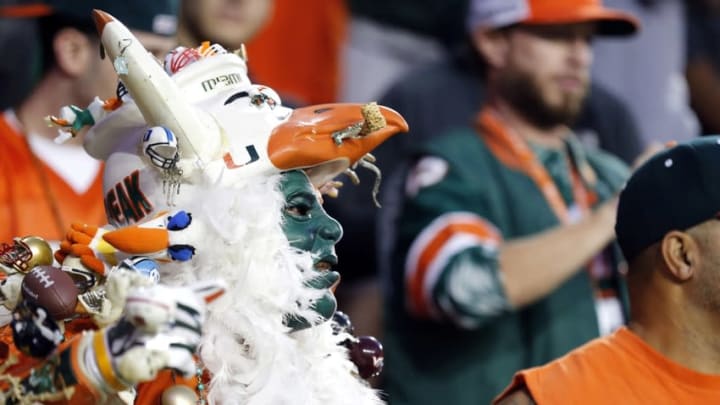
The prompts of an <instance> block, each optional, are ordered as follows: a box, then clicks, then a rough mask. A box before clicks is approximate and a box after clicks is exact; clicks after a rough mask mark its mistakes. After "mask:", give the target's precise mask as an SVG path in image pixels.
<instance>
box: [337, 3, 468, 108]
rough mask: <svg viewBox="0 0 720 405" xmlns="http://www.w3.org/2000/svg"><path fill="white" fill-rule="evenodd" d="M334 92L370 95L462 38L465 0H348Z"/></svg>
mask: <svg viewBox="0 0 720 405" xmlns="http://www.w3.org/2000/svg"><path fill="white" fill-rule="evenodd" d="M349 6H350V15H351V20H350V31H349V37H348V43H347V46H346V48H345V52H344V55H343V62H342V63H343V77H342V90H341V95H340V98H341V100H343V101H351V102H365V101H370V100H375V99H376V98H378V97H380V95H381V94H382V93H384V92H385V90H386V89H387V88H388V87H389V86H390V85H391V84H392V83H393V82H395V81H396V80H398V79H400V78H401V77H402V76H404V75H405V74H407V73H409V72H410V71H411V70H413V69H414V68H416V67H418V66H421V65H424V64H427V63H429V62H433V61H437V60H439V59H443V58H445V57H446V56H447V52H448V50H449V49H452V48H453V47H454V46H455V45H457V44H458V43H459V42H461V40H462V39H463V36H464V34H465V29H464V27H463V24H462V23H458V22H460V21H463V17H464V15H465V12H466V10H467V6H468V0H420V1H418V0H350V1H349Z"/></svg>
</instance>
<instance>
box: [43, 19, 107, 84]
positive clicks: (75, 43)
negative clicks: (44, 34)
mask: <svg viewBox="0 0 720 405" xmlns="http://www.w3.org/2000/svg"><path fill="white" fill-rule="evenodd" d="M52 46H53V52H54V54H55V62H56V65H57V68H58V69H60V71H62V72H63V73H65V74H66V75H68V76H71V77H78V76H82V75H83V74H84V73H85V72H86V71H87V69H88V67H89V66H90V62H91V58H93V57H97V56H96V55H95V51H96V50H95V49H91V48H92V41H91V40H90V38H89V37H88V36H87V35H86V34H84V33H83V32H81V31H78V30H77V29H75V28H70V27H66V28H63V29H61V30H60V31H58V33H57V34H55V38H53V42H52Z"/></svg>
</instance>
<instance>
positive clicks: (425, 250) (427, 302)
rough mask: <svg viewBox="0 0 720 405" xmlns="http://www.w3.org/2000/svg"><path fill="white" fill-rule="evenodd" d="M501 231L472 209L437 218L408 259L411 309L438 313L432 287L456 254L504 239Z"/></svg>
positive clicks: (418, 312) (426, 314) (421, 313)
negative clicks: (471, 210) (467, 211)
mask: <svg viewBox="0 0 720 405" xmlns="http://www.w3.org/2000/svg"><path fill="white" fill-rule="evenodd" d="M501 240H502V237H501V236H500V232H499V231H498V230H497V228H495V226H493V225H492V224H491V223H489V222H488V221H486V220H484V219H482V218H481V217H479V216H477V215H475V214H471V213H464V212H458V213H449V214H445V215H443V216H440V217H438V218H436V219H435V220H434V221H433V222H432V223H430V224H429V225H428V226H427V227H426V228H425V229H424V230H423V231H422V232H420V234H419V235H418V236H417V237H416V238H415V241H413V243H412V245H411V246H410V249H409V251H408V256H407V258H406V261H405V289H406V297H407V304H408V307H409V309H410V310H411V311H412V312H413V313H415V314H416V315H418V316H424V317H437V310H436V308H435V305H434V304H433V298H432V291H433V288H434V286H435V284H436V283H437V281H438V280H439V278H440V276H441V275H442V272H443V270H444V268H445V267H446V266H447V264H448V263H449V262H450V260H451V259H452V257H453V256H454V255H456V254H458V253H460V252H462V251H463V250H465V249H467V248H469V247H472V246H483V245H486V246H487V245H492V246H494V247H497V245H499V243H500V242H501Z"/></svg>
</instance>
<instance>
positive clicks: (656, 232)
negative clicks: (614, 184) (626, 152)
mask: <svg viewBox="0 0 720 405" xmlns="http://www.w3.org/2000/svg"><path fill="white" fill-rule="evenodd" d="M719 175H720V136H706V137H702V138H697V139H694V140H692V141H689V142H684V143H681V144H678V145H676V146H674V147H672V148H669V149H666V150H664V151H662V152H660V153H658V154H656V155H655V156H653V157H652V158H650V159H649V160H648V161H647V162H645V163H644V164H643V165H642V166H640V167H639V168H638V169H637V170H636V171H635V173H633V175H632V176H631V177H630V180H628V182H627V184H626V185H625V188H624V189H623V190H622V192H621V193H620V202H619V204H618V211H617V221H616V223H615V234H616V235H617V241H618V244H619V245H620V248H621V249H622V252H623V255H625V259H626V260H628V261H630V260H632V259H633V258H635V257H636V256H637V255H638V254H639V253H641V252H642V251H643V250H645V249H646V248H648V247H649V246H651V245H653V244H654V243H657V242H659V241H660V240H662V238H663V237H664V236H665V234H667V233H668V232H670V231H673V230H678V231H683V230H686V229H688V228H691V227H693V226H695V225H698V224H700V223H702V222H705V221H707V220H709V219H711V218H713V217H715V216H716V215H718V213H720V181H719V180H720V179H719V178H718V176H719Z"/></svg>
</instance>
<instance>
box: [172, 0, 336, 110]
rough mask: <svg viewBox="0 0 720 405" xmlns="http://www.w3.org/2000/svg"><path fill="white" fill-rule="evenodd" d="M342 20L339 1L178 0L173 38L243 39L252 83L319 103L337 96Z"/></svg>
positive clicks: (230, 44) (293, 101) (231, 42)
mask: <svg viewBox="0 0 720 405" xmlns="http://www.w3.org/2000/svg"><path fill="white" fill-rule="evenodd" d="M346 20H347V11H346V9H345V4H344V1H342V0H304V1H294V0H248V1H235V0H181V7H180V20H179V22H178V40H179V42H180V44H181V45H185V46H196V45H197V44H199V43H200V42H202V41H211V42H217V43H219V44H221V45H222V46H224V47H225V48H227V49H230V50H234V49H238V48H240V46H241V45H242V44H243V43H245V44H246V45H247V51H248V60H249V64H248V68H249V71H250V74H251V76H252V78H253V82H255V83H259V84H266V85H268V86H271V87H272V88H273V89H274V90H275V91H277V92H278V93H279V94H280V95H281V97H282V98H283V103H285V104H288V103H289V104H290V105H296V106H297V105H305V104H319V103H327V102H333V101H335V100H336V99H337V96H338V86H339V84H338V82H339V64H340V61H339V59H340V57H339V55H340V49H341V48H342V46H343V44H344V43H345V30H346V25H347V22H346Z"/></svg>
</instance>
